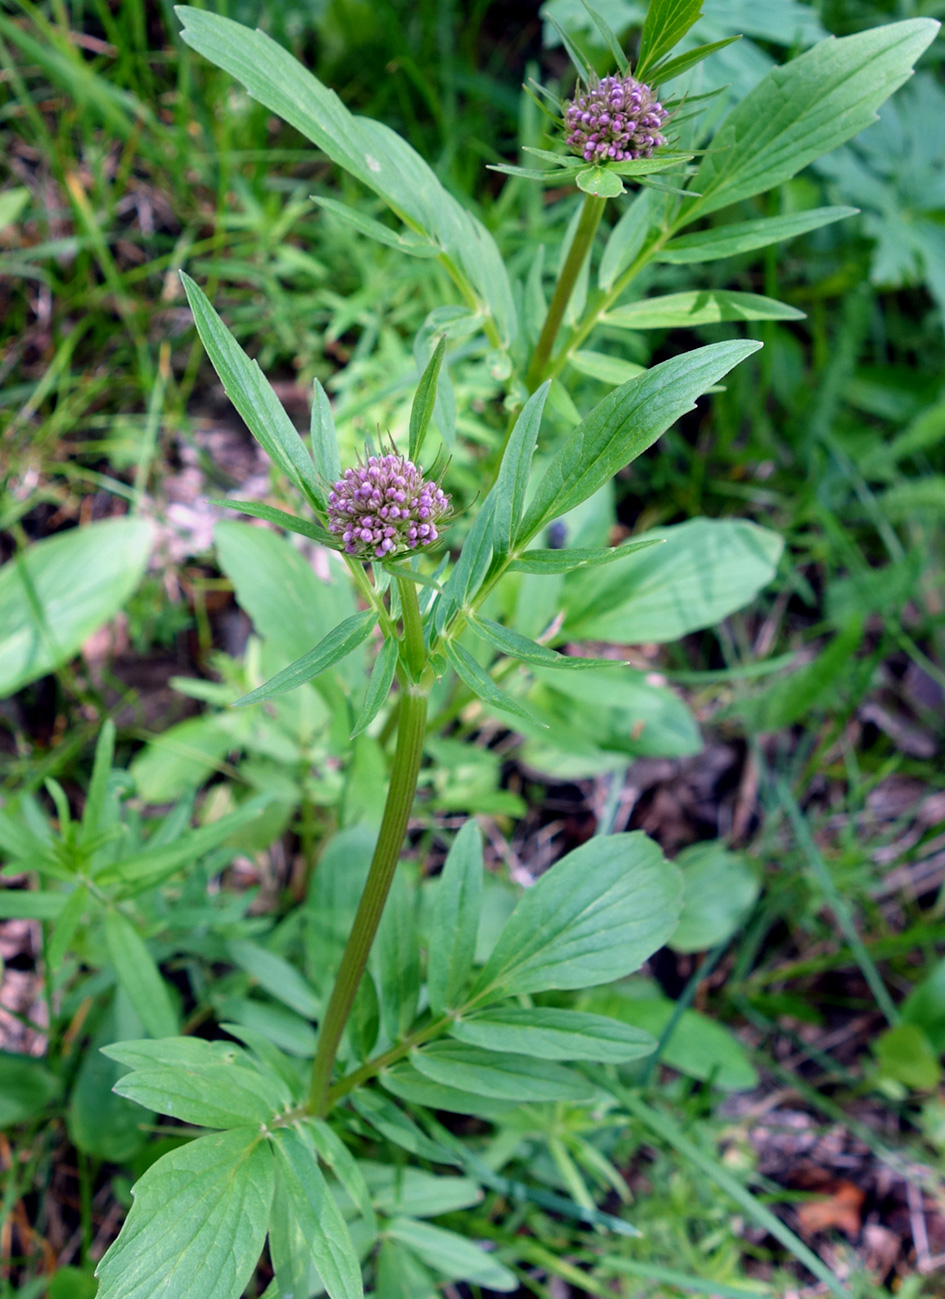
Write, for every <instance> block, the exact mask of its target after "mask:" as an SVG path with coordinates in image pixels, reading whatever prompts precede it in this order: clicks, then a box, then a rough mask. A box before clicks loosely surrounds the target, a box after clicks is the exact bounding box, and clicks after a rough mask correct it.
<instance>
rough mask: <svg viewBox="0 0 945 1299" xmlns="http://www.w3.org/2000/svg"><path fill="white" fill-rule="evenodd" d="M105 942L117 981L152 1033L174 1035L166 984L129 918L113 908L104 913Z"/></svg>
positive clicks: (174, 1028)
mask: <svg viewBox="0 0 945 1299" xmlns="http://www.w3.org/2000/svg"><path fill="white" fill-rule="evenodd" d="M105 942H106V945H107V947H108V956H109V959H110V961H111V964H112V966H113V967H114V970H115V973H116V974H117V975H118V982H119V983H120V984H121V986H122V987H123V988H124V989H125V992H127V994H128V999H129V1000H130V1002H131V1004H132V1006H134V1008H135V1010H136V1011H137V1013H138V1016H139V1018H140V1020H141V1022H142V1024H143V1025H144V1026H145V1028H146V1029H147V1030H148V1032H149V1033H150V1034H151V1036H152V1037H173V1036H174V1034H175V1033H176V1032H177V1028H178V1025H177V1012H176V1011H175V1010H174V1005H173V1002H172V1001H171V995H170V992H169V991H168V987H167V984H166V983H165V982H164V980H163V979H162V978H161V974H160V971H159V970H158V967H157V965H156V964H155V961H154V957H153V956H152V955H151V953H150V952H149V951H148V948H147V946H146V944H145V942H144V940H143V939H142V937H141V935H140V934H139V933H138V931H137V929H135V927H134V925H133V924H132V923H131V921H130V920H128V919H127V917H126V916H124V915H123V914H122V913H121V912H120V911H116V910H114V909H113V908H112V909H109V910H108V911H107V912H106V913H105Z"/></svg>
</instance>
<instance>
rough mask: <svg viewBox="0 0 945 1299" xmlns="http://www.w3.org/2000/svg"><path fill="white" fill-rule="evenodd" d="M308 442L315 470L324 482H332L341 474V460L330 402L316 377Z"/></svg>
mask: <svg viewBox="0 0 945 1299" xmlns="http://www.w3.org/2000/svg"><path fill="white" fill-rule="evenodd" d="M309 443H310V444H311V448H312V460H313V462H314V464H315V469H316V472H317V473H319V474H320V475H321V476H322V478H323V479H324V480H325V483H326V484H328V483H333V482H334V481H335V479H336V478H338V477H339V476H340V474H341V461H340V460H339V458H338V435H337V434H336V432H335V417H334V415H332V413H331V402H330V401H329V400H328V393H327V392H326V391H325V389H324V388H323V387H322V385H321V384H320V383H319V382H318V380H317V379H316V380H315V387H314V389H313V391H312V413H311V416H310V418H309Z"/></svg>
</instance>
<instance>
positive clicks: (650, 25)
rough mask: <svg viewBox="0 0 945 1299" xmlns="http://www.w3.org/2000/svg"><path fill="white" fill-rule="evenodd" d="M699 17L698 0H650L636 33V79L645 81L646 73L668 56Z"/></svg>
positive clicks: (699, 2)
mask: <svg viewBox="0 0 945 1299" xmlns="http://www.w3.org/2000/svg"><path fill="white" fill-rule="evenodd" d="M701 17H702V0H650V5H649V8H648V9H647V11H646V19H645V21H644V23H643V31H642V32H641V33H640V53H639V56H638V58H637V68H636V75H637V76H638V77H640V78H642V79H643V80H644V81H645V80H647V72H648V70H649V69H650V68H652V66H653V64H654V63H657V62H658V61H659V60H660V59H661V58H662V57H663V55H664V54H668V53H669V51H670V50H671V49H672V48H673V46H674V45H677V44H678V43H679V42H680V41H681V40H682V38H683V37H684V36H685V34H686V32H688V30H689V28H690V27H692V26H693V24H694V23H696V22H697V21H698V19H699V18H701Z"/></svg>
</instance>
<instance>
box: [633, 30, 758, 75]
mask: <svg viewBox="0 0 945 1299" xmlns="http://www.w3.org/2000/svg"><path fill="white" fill-rule="evenodd" d="M740 40H741V36H726V37H725V38H724V40H721V41H711V42H710V43H709V44H708V45H697V46H696V48H695V49H694V50H689V51H688V53H686V54H680V55H678V56H677V57H676V58H675V59H667V60H666V62H665V63H661V64H660V65H659V66H658V67H655V68H650V71H649V76H650V80H651V81H652V82H653V84H654V85H660V86H662V85H665V83H666V82H668V81H672V80H673V78H674V77H680V76H682V74H683V73H684V72H688V71H689V69H690V68H694V67H695V66H696V64H697V63H701V62H702V60H703V59H707V58H708V57H709V56H710V55H711V54H717V53H718V52H719V50H724V49H725V47H726V45H731V44H733V43H734V42H735V41H740Z"/></svg>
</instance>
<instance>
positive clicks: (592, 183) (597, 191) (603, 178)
mask: <svg viewBox="0 0 945 1299" xmlns="http://www.w3.org/2000/svg"><path fill="white" fill-rule="evenodd" d="M574 180H575V184H576V185H577V187H578V189H580V190H583V191H584V193H585V194H591V195H593V196H594V197H595V198H616V197H617V195H618V194H622V193H623V182H622V181H621V179H620V177H619V176H618V175H616V174H615V173H614V172H613V171H610V170H609V169H608V168H607V167H585V169H584V170H583V171H579V172H578V174H577V175H576V176H575V178H574Z"/></svg>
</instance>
